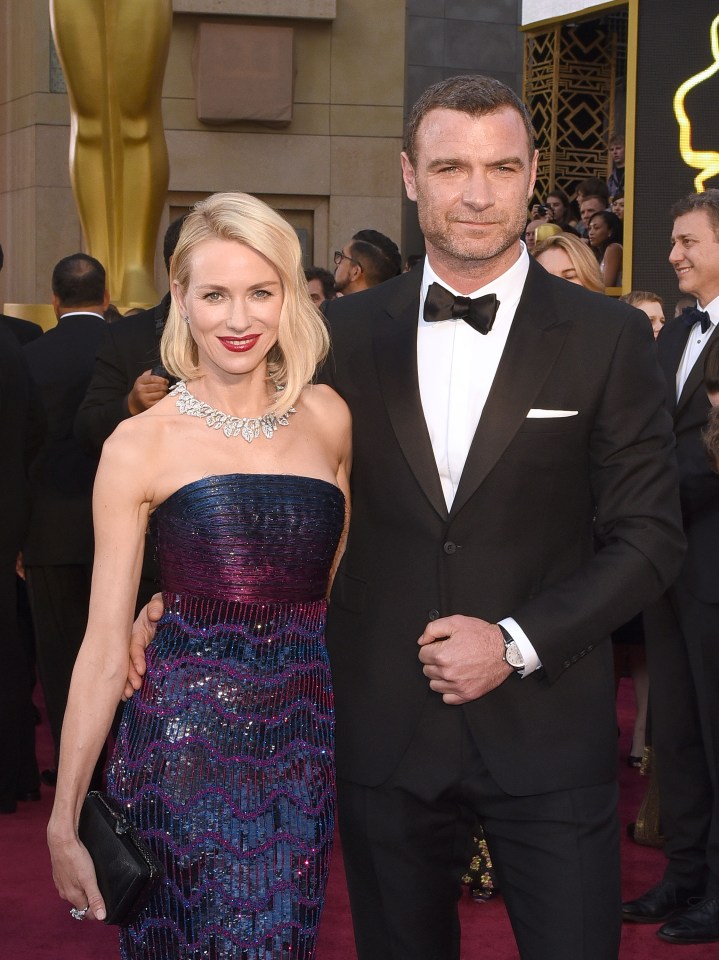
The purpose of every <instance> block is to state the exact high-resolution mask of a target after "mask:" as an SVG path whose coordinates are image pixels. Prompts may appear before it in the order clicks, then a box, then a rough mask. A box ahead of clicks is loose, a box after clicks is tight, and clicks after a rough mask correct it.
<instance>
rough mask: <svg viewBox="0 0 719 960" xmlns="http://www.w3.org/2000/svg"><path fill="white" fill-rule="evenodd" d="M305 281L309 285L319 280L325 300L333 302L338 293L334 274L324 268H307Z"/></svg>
mask: <svg viewBox="0 0 719 960" xmlns="http://www.w3.org/2000/svg"><path fill="white" fill-rule="evenodd" d="M305 280H306V281H307V283H309V282H310V280H319V282H320V283H321V284H322V293H323V295H324V298H325V300H331V299H332V298H333V297H334V295H335V294H336V293H337V290H336V288H335V278H334V274H332V273H330V271H329V270H325V268H324V267H315V266H312V267H305Z"/></svg>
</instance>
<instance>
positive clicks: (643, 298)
mask: <svg viewBox="0 0 719 960" xmlns="http://www.w3.org/2000/svg"><path fill="white" fill-rule="evenodd" d="M619 299H620V300H623V301H624V302H625V303H629V304H631V305H632V306H633V307H636V308H637V310H641V311H642V312H643V313H646V315H647V316H648V317H649V322H650V323H651V325H652V333H653V334H654V339H655V340H656V338H657V337H658V336H659V334H660V333H661V332H662V330H663V329H664V322H665V317H664V301H663V300H662V298H661V297H660V296H659V294H658V293H652V292H651V291H649V290H630V291H629V293H625V294H624V296H623V297H620V298H619Z"/></svg>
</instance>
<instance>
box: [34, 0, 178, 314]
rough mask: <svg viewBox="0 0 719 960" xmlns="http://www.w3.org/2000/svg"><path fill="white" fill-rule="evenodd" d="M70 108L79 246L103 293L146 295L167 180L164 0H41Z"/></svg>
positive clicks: (142, 300)
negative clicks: (94, 262)
mask: <svg viewBox="0 0 719 960" xmlns="http://www.w3.org/2000/svg"><path fill="white" fill-rule="evenodd" d="M50 22H51V24H52V32H53V37H54V38H55V46H56V47H57V53H58V56H59V58H60V62H61V64H62V69H63V72H64V74H65V82H66V83H67V91H68V97H69V100H70V110H71V129H70V179H71V182H72V189H73V193H74V196H75V202H76V204H77V208H78V212H79V214H80V222H81V224H82V229H83V232H84V234H85V241H86V243H87V247H88V252H89V253H90V254H92V256H93V257H96V258H97V259H98V260H99V261H100V262H101V263H102V264H103V266H104V267H105V269H106V271H107V277H108V287H109V289H110V293H111V295H112V298H113V300H114V301H115V302H116V303H122V304H124V305H126V306H131V305H145V306H148V305H150V304H153V303H156V302H157V301H158V300H159V296H158V293H157V291H156V289H155V283H154V259H155V241H156V239H157V232H158V228H159V225H160V218H161V216H162V210H163V207H164V203H165V197H166V194H167V185H168V182H169V163H168V158H167V146H166V144H165V134H164V130H163V125H162V79H163V76H164V73H165V65H166V63H167V55H168V51H169V47H170V33H171V29H172V0H50Z"/></svg>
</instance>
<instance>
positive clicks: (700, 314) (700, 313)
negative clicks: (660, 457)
mask: <svg viewBox="0 0 719 960" xmlns="http://www.w3.org/2000/svg"><path fill="white" fill-rule="evenodd" d="M682 323H683V324H684V326H685V327H693V326H694V324H695V323H701V325H702V333H706V332H707V330H708V329H709V327H710V326H711V325H712V322H711V320H710V318H709V314H708V313H707V312H706V311H705V310H700V309H699V308H698V307H685V308H684V309H683V310H682Z"/></svg>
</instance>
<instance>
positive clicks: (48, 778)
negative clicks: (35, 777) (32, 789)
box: [40, 770, 57, 787]
mask: <svg viewBox="0 0 719 960" xmlns="http://www.w3.org/2000/svg"><path fill="white" fill-rule="evenodd" d="M40 779H41V780H42V782H43V783H44V784H45V786H46V787H54V786H55V785H56V784H57V770H43V771H42V773H41V774H40Z"/></svg>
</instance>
